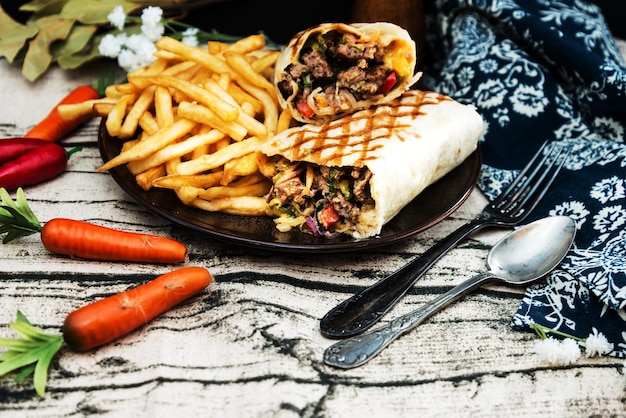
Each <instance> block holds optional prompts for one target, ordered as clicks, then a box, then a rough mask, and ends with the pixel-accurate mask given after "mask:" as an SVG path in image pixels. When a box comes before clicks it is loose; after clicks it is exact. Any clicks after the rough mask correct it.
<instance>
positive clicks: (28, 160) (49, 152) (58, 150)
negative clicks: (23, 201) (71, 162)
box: [0, 142, 81, 190]
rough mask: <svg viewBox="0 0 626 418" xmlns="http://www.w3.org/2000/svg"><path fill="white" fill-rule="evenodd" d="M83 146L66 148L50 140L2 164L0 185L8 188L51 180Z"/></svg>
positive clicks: (0, 167)
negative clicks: (66, 149) (67, 149)
mask: <svg viewBox="0 0 626 418" xmlns="http://www.w3.org/2000/svg"><path fill="white" fill-rule="evenodd" d="M80 149H81V148H80V147H76V148H72V149H71V150H70V151H67V152H66V151H65V148H63V147H62V146H60V145H58V144H56V143H54V142H48V143H46V144H44V145H42V146H40V147H37V148H34V149H32V150H31V151H29V152H27V153H25V154H22V155H20V156H19V157H17V158H16V159H15V160H13V161H10V162H8V163H6V164H4V165H2V166H0V187H4V188H5V189H8V190H13V189H16V188H18V187H20V186H29V185H33V184H37V183H41V182H43V181H45V180H50V179H52V178H54V177H56V176H58V175H59V174H61V173H62V172H63V171H64V170H65V168H66V167H67V159H68V158H69V156H70V155H72V154H73V153H75V152H76V151H79V150H80Z"/></svg>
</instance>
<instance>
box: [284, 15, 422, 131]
mask: <svg viewBox="0 0 626 418" xmlns="http://www.w3.org/2000/svg"><path fill="white" fill-rule="evenodd" d="M416 54H417V51H416V46H415V42H414V41H413V39H411V37H410V35H409V33H408V32H407V31H406V30H404V29H403V28H401V27H400V26H397V25H395V24H392V23H387V22H376V23H354V24H350V25H348V24H344V23H324V24H321V25H318V26H314V27H312V28H309V29H306V30H304V31H301V32H300V33H298V34H297V35H296V36H295V37H293V38H292V39H291V41H290V42H289V44H287V46H286V47H285V48H284V49H283V50H282V52H281V55H280V56H279V57H278V60H277V61H276V69H275V72H274V86H275V87H276V91H277V93H278V102H279V104H280V105H281V107H282V108H283V109H289V110H290V111H291V113H292V115H293V117H294V118H295V119H296V120H298V121H300V122H303V123H314V124H321V123H325V122H329V121H331V120H333V119H337V118H339V117H341V116H344V115H347V114H350V113H353V112H354V111H356V110H360V109H365V108H367V107H369V106H372V105H376V104H381V103H387V102H389V101H391V100H393V99H396V98H397V97H398V96H400V95H401V94H402V93H403V92H405V91H406V90H407V89H408V88H409V87H410V86H411V85H413V84H414V83H415V82H416V81H417V80H418V79H419V77H420V75H421V73H419V74H414V71H415V65H416V61H417V56H416Z"/></svg>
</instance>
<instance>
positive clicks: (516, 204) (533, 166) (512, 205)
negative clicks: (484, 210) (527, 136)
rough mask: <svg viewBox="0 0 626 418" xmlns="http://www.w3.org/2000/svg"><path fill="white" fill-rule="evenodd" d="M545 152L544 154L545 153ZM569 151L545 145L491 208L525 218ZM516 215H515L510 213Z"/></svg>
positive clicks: (560, 147) (543, 192) (556, 145)
mask: <svg viewBox="0 0 626 418" xmlns="http://www.w3.org/2000/svg"><path fill="white" fill-rule="evenodd" d="M546 150H547V152H546ZM568 154H569V149H567V148H565V147H563V146H562V145H561V144H558V143H548V142H545V143H544V144H543V145H542V146H541V147H540V148H539V150H538V151H537V153H536V154H535V156H534V157H533V158H532V159H531V161H530V162H529V163H528V164H527V165H526V167H525V168H524V169H523V170H522V171H521V172H520V173H519V175H517V177H516V178H515V180H513V181H512V182H511V184H510V185H509V186H508V187H507V188H506V189H505V190H504V191H503V192H502V193H501V194H500V195H499V196H498V197H497V198H496V199H495V200H494V201H493V202H492V204H491V207H492V208H496V209H497V210H498V211H500V212H508V213H509V216H517V217H519V216H522V215H523V216H525V215H526V214H528V213H529V212H530V211H532V210H533V209H534V208H535V206H536V205H537V204H538V203H539V201H540V200H541V199H542V198H543V196H544V195H545V193H546V192H547V190H548V188H549V187H550V185H551V184H552V182H553V181H554V179H555V178H556V176H557V174H558V172H559V171H560V169H561V167H562V166H563V164H564V163H565V160H566V159H567V155H568ZM514 211H516V212H517V213H512V212H514Z"/></svg>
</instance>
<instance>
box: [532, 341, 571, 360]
mask: <svg viewBox="0 0 626 418" xmlns="http://www.w3.org/2000/svg"><path fill="white" fill-rule="evenodd" d="M535 352H536V353H537V355H539V357H540V358H541V359H542V360H543V361H546V362H548V363H551V364H555V365H568V364H571V363H574V362H575V361H576V360H578V358H579V357H580V347H579V346H578V343H577V342H576V341H574V340H572V339H570V338H566V339H564V340H562V341H559V340H557V339H556V338H553V337H548V338H546V339H543V340H538V341H537V342H536V344H535Z"/></svg>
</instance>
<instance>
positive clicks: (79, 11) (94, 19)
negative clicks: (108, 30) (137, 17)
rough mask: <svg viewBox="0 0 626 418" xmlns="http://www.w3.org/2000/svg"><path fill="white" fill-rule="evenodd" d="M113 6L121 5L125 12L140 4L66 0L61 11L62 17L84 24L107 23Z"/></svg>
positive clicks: (117, 1) (124, 0)
mask: <svg viewBox="0 0 626 418" xmlns="http://www.w3.org/2000/svg"><path fill="white" fill-rule="evenodd" d="M115 6H122V7H123V8H124V12H126V13H127V14H128V13H130V12H131V11H133V10H135V9H139V8H141V7H142V6H141V5H139V4H137V3H133V2H131V1H127V0H100V1H85V0H67V3H66V4H65V6H64V7H63V10H62V11H61V17H62V18H64V19H75V20H78V21H79V22H82V23H86V24H96V25H98V24H104V23H108V22H109V21H108V19H107V16H108V15H109V13H111V12H112V11H113V9H114V8H115Z"/></svg>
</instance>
